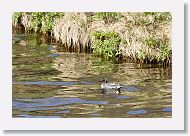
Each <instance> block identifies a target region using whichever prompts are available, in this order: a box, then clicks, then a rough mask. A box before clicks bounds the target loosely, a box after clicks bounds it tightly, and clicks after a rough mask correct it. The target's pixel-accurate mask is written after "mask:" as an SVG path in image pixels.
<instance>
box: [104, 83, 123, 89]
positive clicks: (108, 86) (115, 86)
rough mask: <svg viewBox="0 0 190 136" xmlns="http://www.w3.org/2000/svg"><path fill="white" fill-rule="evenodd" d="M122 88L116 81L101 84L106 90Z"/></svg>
mask: <svg viewBox="0 0 190 136" xmlns="http://www.w3.org/2000/svg"><path fill="white" fill-rule="evenodd" d="M120 88H121V86H120V85H119V84H116V83H102V84H101V89H105V90H110V89H115V90H118V89H120Z"/></svg>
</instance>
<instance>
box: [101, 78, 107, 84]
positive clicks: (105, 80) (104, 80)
mask: <svg viewBox="0 0 190 136" xmlns="http://www.w3.org/2000/svg"><path fill="white" fill-rule="evenodd" d="M100 82H104V83H107V82H108V80H107V79H106V78H103V79H102V80H100Z"/></svg>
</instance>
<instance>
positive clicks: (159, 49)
mask: <svg viewBox="0 0 190 136" xmlns="http://www.w3.org/2000/svg"><path fill="white" fill-rule="evenodd" d="M12 20H13V26H14V27H18V26H24V28H25V31H26V32H27V31H34V32H42V33H45V34H51V35H53V36H54V38H55V39H56V41H58V42H61V43H62V44H63V45H64V46H66V47H68V48H69V49H72V50H74V51H76V52H81V51H82V50H88V49H92V51H93V53H95V54H98V55H102V56H104V57H105V58H107V59H110V58H114V59H116V58H118V57H121V56H122V58H125V59H128V58H130V59H133V60H135V61H139V62H146V63H164V64H171V63H172V61H171V60H172V43H171V41H172V38H171V37H172V16H171V14H170V13H169V12H125V13H123V12H78V13H76V12H73V13H69V12H68V13H67V12H66V13H60V12H15V13H14V14H13V19H12Z"/></svg>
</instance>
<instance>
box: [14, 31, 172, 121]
mask: <svg viewBox="0 0 190 136" xmlns="http://www.w3.org/2000/svg"><path fill="white" fill-rule="evenodd" d="M104 77H106V78H108V80H109V82H116V83H119V84H120V85H121V86H122V88H121V89H120V91H121V93H118V92H117V91H104V92H102V90H101V89H100V84H101V83H100V82H99V80H100V79H102V78H104ZM171 78H172V74H171V69H167V68H163V67H160V66H158V65H157V66H156V65H143V66H140V65H139V64H135V63H130V62H127V63H119V64H116V63H113V62H112V61H106V60H104V59H102V58H99V57H96V56H93V55H92V54H85V53H69V52H66V51H65V50H64V48H62V47H60V46H58V45H56V43H53V42H50V41H48V42H47V41H46V40H44V39H43V38H42V37H40V36H38V35H35V34H27V35H26V34H14V35H13V97H12V98H13V100H12V102H13V104H12V108H13V117H15V118H21V117H22V118H73V117H86V118H88V117H112V118H116V117H123V118H136V117H140V118H154V117H171V116H172V86H171V82H172V80H171Z"/></svg>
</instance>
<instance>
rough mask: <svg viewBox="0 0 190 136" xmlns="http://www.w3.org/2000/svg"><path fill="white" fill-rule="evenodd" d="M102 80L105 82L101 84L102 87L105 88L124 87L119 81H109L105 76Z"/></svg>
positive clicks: (116, 88) (117, 88)
mask: <svg viewBox="0 0 190 136" xmlns="http://www.w3.org/2000/svg"><path fill="white" fill-rule="evenodd" d="M100 82H104V83H102V84H101V89H103V90H118V91H120V88H121V87H122V86H121V85H120V84H117V83H108V81H107V79H106V78H103V79H102V80H101V81H100Z"/></svg>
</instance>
